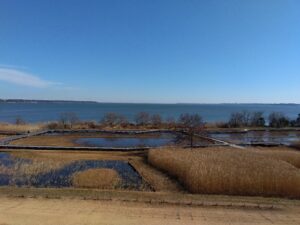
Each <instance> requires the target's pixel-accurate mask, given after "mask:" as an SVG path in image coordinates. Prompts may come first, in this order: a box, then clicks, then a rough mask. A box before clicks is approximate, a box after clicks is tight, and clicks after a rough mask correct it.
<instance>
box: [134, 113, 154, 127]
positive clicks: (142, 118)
mask: <svg viewBox="0 0 300 225" xmlns="http://www.w3.org/2000/svg"><path fill="white" fill-rule="evenodd" d="M149 121H150V116H149V113H147V112H139V113H138V114H136V116H135V123H136V125H141V126H144V125H147V124H149Z"/></svg>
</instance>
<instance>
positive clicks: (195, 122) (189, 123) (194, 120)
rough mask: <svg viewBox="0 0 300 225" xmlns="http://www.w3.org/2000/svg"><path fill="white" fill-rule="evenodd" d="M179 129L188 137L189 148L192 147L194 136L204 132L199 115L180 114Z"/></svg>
mask: <svg viewBox="0 0 300 225" xmlns="http://www.w3.org/2000/svg"><path fill="white" fill-rule="evenodd" d="M179 124H180V127H181V128H183V130H184V131H185V132H186V133H187V134H188V135H189V137H190V145H191V148H192V147H193V146H194V136H195V134H196V133H200V132H201V131H203V130H204V123H203V120H202V117H201V116H200V115H199V114H192V115H191V114H189V113H185V114H181V115H180V117H179Z"/></svg>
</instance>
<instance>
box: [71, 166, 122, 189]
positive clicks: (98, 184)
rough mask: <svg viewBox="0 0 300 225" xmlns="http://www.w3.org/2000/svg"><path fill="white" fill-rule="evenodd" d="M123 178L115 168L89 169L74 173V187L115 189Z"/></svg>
mask: <svg viewBox="0 0 300 225" xmlns="http://www.w3.org/2000/svg"><path fill="white" fill-rule="evenodd" d="M120 182H121V178H120V177H119V174H118V173H117V171H115V170H113V169H89V170H86V171H82V172H77V173H75V174H74V175H73V178H72V183H73V186H74V187H80V188H99V189H114V188H117V187H118V186H119V185H120Z"/></svg>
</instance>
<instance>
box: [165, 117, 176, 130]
mask: <svg viewBox="0 0 300 225" xmlns="http://www.w3.org/2000/svg"><path fill="white" fill-rule="evenodd" d="M166 124H167V126H168V128H169V129H172V128H176V120H175V118H174V117H168V118H167V119H166Z"/></svg>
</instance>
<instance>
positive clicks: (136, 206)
mask: <svg viewBox="0 0 300 225" xmlns="http://www.w3.org/2000/svg"><path fill="white" fill-rule="evenodd" d="M0 201H1V205H0V224H3V225H4V224H5V225H20V224H22V225H40V224H43V225H52V224H53V225H54V224H55V225H57V224H65V225H69V224H70V225H71V224H72V225H84V224H89V225H108V224H109V225H120V224H122V225H140V224H143V225H156V224H157V225H162V224H164V225H176V224H185V225H189V224H190V225H193V224H195V225H196V224H197V225H198V224H203V225H223V224H236V225H248V224H249V225H250V224H251V225H252V224H278V225H287V224H288V225H298V224H300V217H299V215H300V207H299V206H286V207H284V208H283V209H280V210H274V209H270V210H266V209H251V210H249V209H242V208H226V207H203V206H202V207H193V206H189V207H186V206H182V205H165V204H161V205H159V204H147V203H140V202H119V201H92V200H79V199H44V198H42V199H33V198H30V199H28V198H6V197H0Z"/></svg>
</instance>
